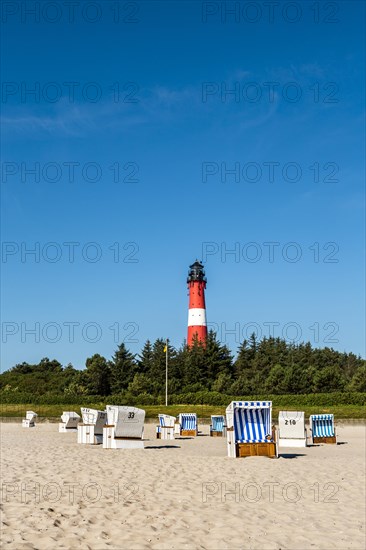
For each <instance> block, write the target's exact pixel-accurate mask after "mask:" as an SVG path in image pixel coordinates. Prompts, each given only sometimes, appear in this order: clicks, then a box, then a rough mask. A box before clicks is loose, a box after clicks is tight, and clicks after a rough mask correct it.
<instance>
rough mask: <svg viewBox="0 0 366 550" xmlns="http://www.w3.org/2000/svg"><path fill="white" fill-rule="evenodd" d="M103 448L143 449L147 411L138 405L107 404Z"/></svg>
mask: <svg viewBox="0 0 366 550" xmlns="http://www.w3.org/2000/svg"><path fill="white" fill-rule="evenodd" d="M106 408H107V420H108V423H107V424H106V425H105V426H104V429H103V449H143V448H144V442H143V439H142V438H143V435H144V421H145V411H144V410H142V409H137V408H136V407H122V406H120V407H119V406H117V405H107V407H106Z"/></svg>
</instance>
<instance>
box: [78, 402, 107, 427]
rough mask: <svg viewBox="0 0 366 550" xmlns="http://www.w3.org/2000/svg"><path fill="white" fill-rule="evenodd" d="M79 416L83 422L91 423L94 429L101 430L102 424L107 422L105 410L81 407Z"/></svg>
mask: <svg viewBox="0 0 366 550" xmlns="http://www.w3.org/2000/svg"><path fill="white" fill-rule="evenodd" d="M81 416H82V418H83V423H84V424H93V425H94V426H95V429H96V430H102V432H103V426H104V425H105V424H106V422H107V413H106V412H105V411H99V410H97V409H88V408H87V407H82V409H81ZM95 433H97V432H95Z"/></svg>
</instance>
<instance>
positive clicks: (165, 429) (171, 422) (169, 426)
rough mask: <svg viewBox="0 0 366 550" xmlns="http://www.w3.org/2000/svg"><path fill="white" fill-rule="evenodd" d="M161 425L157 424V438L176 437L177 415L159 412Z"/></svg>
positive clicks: (168, 438) (167, 438)
mask: <svg viewBox="0 0 366 550" xmlns="http://www.w3.org/2000/svg"><path fill="white" fill-rule="evenodd" d="M158 416H159V426H156V438H157V439H164V440H170V439H174V426H175V416H169V414H159V415H158Z"/></svg>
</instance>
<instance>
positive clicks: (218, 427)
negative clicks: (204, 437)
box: [210, 414, 226, 437]
mask: <svg viewBox="0 0 366 550" xmlns="http://www.w3.org/2000/svg"><path fill="white" fill-rule="evenodd" d="M210 436H211V437H225V436H226V423H225V416H224V415H222V414H220V415H218V414H213V415H211V426H210Z"/></svg>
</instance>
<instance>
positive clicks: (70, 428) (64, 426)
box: [58, 411, 80, 433]
mask: <svg viewBox="0 0 366 550" xmlns="http://www.w3.org/2000/svg"><path fill="white" fill-rule="evenodd" d="M79 422H80V416H79V415H78V414H77V413H76V412H74V411H64V412H63V413H62V415H61V422H60V423H59V425H58V431H59V432H60V433H66V432H77V431H78V424H79Z"/></svg>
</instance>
